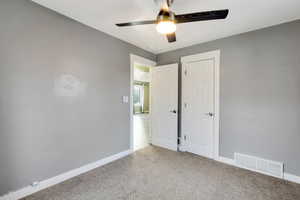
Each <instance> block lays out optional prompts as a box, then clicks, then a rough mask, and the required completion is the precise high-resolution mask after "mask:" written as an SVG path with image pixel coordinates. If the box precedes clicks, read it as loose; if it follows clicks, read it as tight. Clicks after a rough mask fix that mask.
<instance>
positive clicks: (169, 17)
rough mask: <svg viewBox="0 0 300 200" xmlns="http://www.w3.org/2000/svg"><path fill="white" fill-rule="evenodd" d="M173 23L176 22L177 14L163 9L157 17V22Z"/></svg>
mask: <svg viewBox="0 0 300 200" xmlns="http://www.w3.org/2000/svg"><path fill="white" fill-rule="evenodd" d="M162 21H173V22H175V14H174V13H173V12H172V11H170V10H163V9H161V10H160V11H159V13H158V16H157V22H162Z"/></svg>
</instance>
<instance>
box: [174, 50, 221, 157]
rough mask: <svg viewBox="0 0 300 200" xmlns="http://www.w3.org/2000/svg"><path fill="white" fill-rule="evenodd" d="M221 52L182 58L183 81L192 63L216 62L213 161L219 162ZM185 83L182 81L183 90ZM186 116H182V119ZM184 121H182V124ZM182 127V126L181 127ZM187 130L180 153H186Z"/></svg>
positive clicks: (182, 138) (216, 51)
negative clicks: (186, 70)
mask: <svg viewBox="0 0 300 200" xmlns="http://www.w3.org/2000/svg"><path fill="white" fill-rule="evenodd" d="M220 55H221V51H220V50H215V51H209V52H205V53H200V54H195V55H190V56H184V57H181V64H182V69H183V70H182V74H181V75H182V79H181V80H183V79H184V76H185V74H184V69H185V66H186V65H188V64H189V63H192V62H197V61H201V60H209V59H213V60H214V63H215V65H214V68H215V69H214V71H215V74H214V87H215V88H214V97H215V98H214V111H215V113H214V131H213V159H214V160H219V143H220ZM183 84H184V82H183V81H182V88H184V87H183ZM181 102H183V96H181ZM183 109H184V105H183V103H182V104H181V110H183ZM183 117H184V115H182V118H183ZM182 121H183V120H181V122H182ZM181 127H182V126H181ZM184 132H185V130H181V133H182V134H181V137H180V147H179V149H180V151H186V144H185V136H184Z"/></svg>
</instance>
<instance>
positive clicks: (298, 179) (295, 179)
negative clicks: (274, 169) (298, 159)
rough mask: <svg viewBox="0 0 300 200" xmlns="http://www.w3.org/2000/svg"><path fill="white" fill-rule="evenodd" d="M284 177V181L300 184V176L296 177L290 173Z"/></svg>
mask: <svg viewBox="0 0 300 200" xmlns="http://www.w3.org/2000/svg"><path fill="white" fill-rule="evenodd" d="M283 177H284V180H287V181H291V182H294V183H299V184H300V176H296V175H293V174H289V173H284V175H283Z"/></svg>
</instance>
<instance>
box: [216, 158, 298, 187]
mask: <svg viewBox="0 0 300 200" xmlns="http://www.w3.org/2000/svg"><path fill="white" fill-rule="evenodd" d="M217 161H219V162H221V163H224V164H227V165H231V166H234V167H238V168H241V169H246V170H249V171H253V172H256V173H261V174H264V175H268V176H272V175H270V174H267V173H263V172H261V171H256V170H253V169H248V168H245V167H242V166H239V165H237V164H236V162H235V160H234V159H231V158H226V157H222V156H219V159H218V160H217ZM272 177H274V176H272ZM276 178H278V177H276ZM279 179H282V180H286V181H290V182H293V183H298V184H300V176H296V175H293V174H290V173H286V172H283V178H279Z"/></svg>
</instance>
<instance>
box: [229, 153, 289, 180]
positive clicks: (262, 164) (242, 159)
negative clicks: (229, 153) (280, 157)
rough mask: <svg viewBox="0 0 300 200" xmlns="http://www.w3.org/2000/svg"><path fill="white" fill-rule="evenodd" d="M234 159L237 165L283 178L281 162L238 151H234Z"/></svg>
mask: <svg viewBox="0 0 300 200" xmlns="http://www.w3.org/2000/svg"><path fill="white" fill-rule="evenodd" d="M234 159H235V163H236V165H238V166H239V167H242V168H245V169H249V170H253V171H256V172H260V173H263V174H267V175H270V176H275V177H278V178H283V163H280V162H275V161H271V160H266V159H262V158H258V157H255V156H249V155H245V154H240V153H235V154H234Z"/></svg>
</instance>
